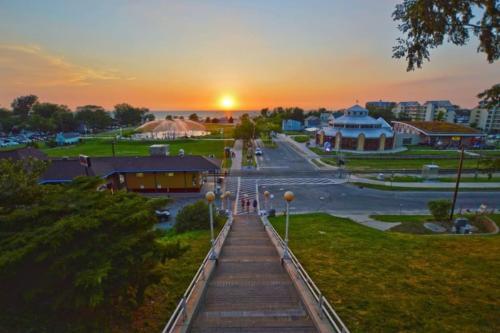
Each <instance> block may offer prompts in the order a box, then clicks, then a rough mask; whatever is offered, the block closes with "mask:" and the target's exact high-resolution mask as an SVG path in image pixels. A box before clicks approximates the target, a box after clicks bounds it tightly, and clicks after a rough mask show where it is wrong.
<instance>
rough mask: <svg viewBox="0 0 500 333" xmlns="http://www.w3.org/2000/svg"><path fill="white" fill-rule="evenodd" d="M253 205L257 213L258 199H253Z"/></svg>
mask: <svg viewBox="0 0 500 333" xmlns="http://www.w3.org/2000/svg"><path fill="white" fill-rule="evenodd" d="M252 206H253V211H254V213H256V212H257V199H253V202H252Z"/></svg>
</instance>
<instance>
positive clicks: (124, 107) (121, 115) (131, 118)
mask: <svg viewBox="0 0 500 333" xmlns="http://www.w3.org/2000/svg"><path fill="white" fill-rule="evenodd" d="M148 112H149V110H148V109H147V108H136V107H133V106H132V105H130V104H127V103H122V104H117V105H115V110H114V118H115V121H116V122H117V123H118V124H119V125H122V126H135V125H139V124H140V123H141V122H142V120H143V118H144V116H145V115H146V113H148Z"/></svg>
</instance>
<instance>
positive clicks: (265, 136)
mask: <svg viewBox="0 0 500 333" xmlns="http://www.w3.org/2000/svg"><path fill="white" fill-rule="evenodd" d="M260 139H261V141H262V143H263V144H264V147H266V148H272V149H274V148H276V147H278V145H277V144H276V142H274V141H273V139H272V138H271V136H270V135H269V132H263V133H260Z"/></svg>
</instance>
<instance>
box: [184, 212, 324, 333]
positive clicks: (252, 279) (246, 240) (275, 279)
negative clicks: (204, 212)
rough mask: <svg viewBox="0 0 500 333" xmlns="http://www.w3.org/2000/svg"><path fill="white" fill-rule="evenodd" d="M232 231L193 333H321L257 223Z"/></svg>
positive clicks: (241, 220) (250, 219) (242, 223)
mask: <svg viewBox="0 0 500 333" xmlns="http://www.w3.org/2000/svg"><path fill="white" fill-rule="evenodd" d="M231 228H232V229H231V231H230V233H229V235H228V236H227V239H226V242H225V243H224V246H223V248H222V251H221V253H220V256H219V263H218V265H217V267H216V269H215V271H214V274H213V275H212V278H211V280H210V281H209V284H208V286H207V290H206V294H205V295H204V298H203V299H202V300H201V304H200V308H199V311H198V313H197V314H196V316H195V318H194V319H193V324H192V327H191V332H224V333H229V332H239V333H241V332H263V333H266V332H317V329H316V327H315V326H314V324H313V321H312V320H311V318H310V317H309V315H308V313H307V311H306V309H305V307H304V304H303V303H302V301H301V299H300V297H299V294H298V292H297V290H296V289H295V286H294V284H293V283H292V280H291V278H290V276H289V275H288V273H287V272H286V271H285V269H284V268H283V266H282V265H281V263H280V257H279V255H278V252H277V251H276V248H275V247H274V245H273V244H272V243H271V240H270V239H269V236H268V235H267V233H266V231H265V228H264V226H263V225H262V223H261V222H260V220H259V218H258V217H257V216H255V215H247V216H235V218H234V221H233V226H232V227H231Z"/></svg>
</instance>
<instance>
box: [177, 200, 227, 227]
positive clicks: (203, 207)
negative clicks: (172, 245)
mask: <svg viewBox="0 0 500 333" xmlns="http://www.w3.org/2000/svg"><path fill="white" fill-rule="evenodd" d="M175 220H176V223H175V225H174V228H175V231H176V232H185V231H189V230H203V229H209V228H210V215H209V209H208V205H207V204H206V203H205V201H203V200H198V201H196V202H195V203H194V204H191V205H187V206H184V207H183V208H182V209H181V210H180V211H179V213H178V214H177V216H176V218H175ZM220 220H221V218H220V217H218V216H216V217H215V219H214V224H215V225H214V227H216V226H217V225H218V223H219V222H220Z"/></svg>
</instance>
